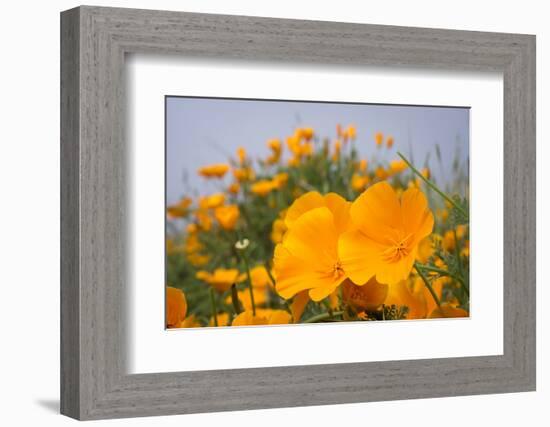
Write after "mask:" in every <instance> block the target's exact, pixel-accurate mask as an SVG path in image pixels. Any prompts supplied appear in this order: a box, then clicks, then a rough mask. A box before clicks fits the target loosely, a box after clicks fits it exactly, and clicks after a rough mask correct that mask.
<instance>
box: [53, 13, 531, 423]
mask: <svg viewBox="0 0 550 427" xmlns="http://www.w3.org/2000/svg"><path fill="white" fill-rule="evenodd" d="M132 52H140V53H143V52H145V53H153V54H155V53H162V54H166V53H167V54H177V55H184V56H188V57H190V56H192V57H199V56H200V57H220V58H236V59H240V58H242V59H261V60H273V61H293V62H295V63H323V64H340V65H345V66H361V65H373V64H374V65H387V66H392V67H403V66H407V67H410V66H413V67H429V68H437V69H449V70H489V71H499V72H502V73H503V76H504V171H505V176H504V249H503V250H504V337H503V338H504V354H503V355H501V356H488V357H466V358H447V359H427V360H412V361H398V362H397V361H388V362H370V363H349V364H331V365H317V366H291V367H271V368H259V369H236V370H223V371H203V372H196V371H195V372H179V373H157V374H139V375H128V374H127V373H126V371H125V348H126V346H125V340H126V330H125V324H124V319H125V304H124V302H125V300H124V296H125V284H126V283H125V278H126V268H127V264H126V257H125V251H126V247H125V245H126V230H127V228H126V224H125V210H126V203H125V200H126V199H125V194H126V181H125V180H126V174H125V170H126V165H125V162H126V160H125V159H126V156H125V150H126V146H125V139H124V132H125V130H124V121H125V112H124V102H125V93H124V92H125V84H124V58H125V54H126V53H132ZM489 160H491V159H488V161H489ZM61 166H62V169H61V412H62V413H63V414H66V415H68V416H71V417H74V418H78V419H99V418H115V417H133V416H148V415H166V414H183V413H195V412H213V411H229V410H243V409H258V408H275V407H291V406H304V405H325V404H336V403H348V402H365V401H379V400H391V399H411V398H426V397H437V396H457V395H467V394H482V393H504V392H518V391H529V390H535V317H536V316H535V37H534V36H531V35H519V34H496V33H484V32H469V31H451V30H439V29H423V28H407V27H392V26H379V25H359V24H347V23H336V22H314V21H300V20H283V19H269V18H256V17H243V16H223V15H209V14H195V13H181V12H163V11H146V10H132V9H113V8H101V7H88V6H83V7H79V8H76V9H72V10H68V11H65V12H63V13H62V14H61ZM487 244H492V243H490V242H487Z"/></svg>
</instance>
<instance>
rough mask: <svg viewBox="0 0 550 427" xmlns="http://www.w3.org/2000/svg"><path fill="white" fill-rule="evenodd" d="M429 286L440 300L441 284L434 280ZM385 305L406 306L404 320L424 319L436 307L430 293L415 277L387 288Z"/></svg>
mask: <svg viewBox="0 0 550 427" xmlns="http://www.w3.org/2000/svg"><path fill="white" fill-rule="evenodd" d="M431 285H432V289H433V290H434V292H435V294H436V295H437V297H438V298H439V299H441V292H442V289H443V282H442V281H436V280H434V281H433V282H432V284H431ZM385 303H386V305H393V304H394V305H396V306H407V307H408V309H409V311H408V313H407V315H406V318H407V319H409V320H410V319H425V318H426V317H427V316H428V314H429V313H431V312H432V311H433V310H434V309H435V308H436V307H437V304H436V302H435V301H434V299H433V297H432V295H431V293H430V291H429V290H428V288H427V287H426V285H425V284H424V282H423V280H422V279H421V278H420V277H415V278H413V279H411V280H410V281H405V280H403V281H401V282H399V283H395V284H393V285H391V286H389V289H388V295H387V297H386V301H385Z"/></svg>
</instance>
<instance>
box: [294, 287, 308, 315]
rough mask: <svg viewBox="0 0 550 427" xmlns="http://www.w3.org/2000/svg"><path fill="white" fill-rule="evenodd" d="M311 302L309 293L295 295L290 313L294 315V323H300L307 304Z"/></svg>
mask: <svg viewBox="0 0 550 427" xmlns="http://www.w3.org/2000/svg"><path fill="white" fill-rule="evenodd" d="M308 302H309V291H307V290H305V291H301V292H298V293H297V294H296V295H294V298H292V304H290V312H291V313H292V321H293V322H294V323H299V322H300V318H301V317H302V314H303V313H304V310H305V309H306V306H307V303H308Z"/></svg>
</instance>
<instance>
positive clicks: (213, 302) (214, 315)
mask: <svg viewBox="0 0 550 427" xmlns="http://www.w3.org/2000/svg"><path fill="white" fill-rule="evenodd" d="M210 309H211V310H212V318H213V319H214V326H218V309H217V308H216V296H215V295H214V288H210Z"/></svg>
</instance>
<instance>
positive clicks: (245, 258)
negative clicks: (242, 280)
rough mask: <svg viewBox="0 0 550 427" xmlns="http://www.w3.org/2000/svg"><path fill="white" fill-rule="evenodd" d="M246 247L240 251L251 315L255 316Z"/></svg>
mask: <svg viewBox="0 0 550 427" xmlns="http://www.w3.org/2000/svg"><path fill="white" fill-rule="evenodd" d="M245 251H246V249H245V250H244V251H243V252H242V258H243V262H244V268H245V270H246V281H247V283H248V291H249V292H250V303H251V304H252V315H253V316H256V304H255V302H254V289H252V279H251V277H250V266H249V265H248V258H247V256H246V253H245Z"/></svg>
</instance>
